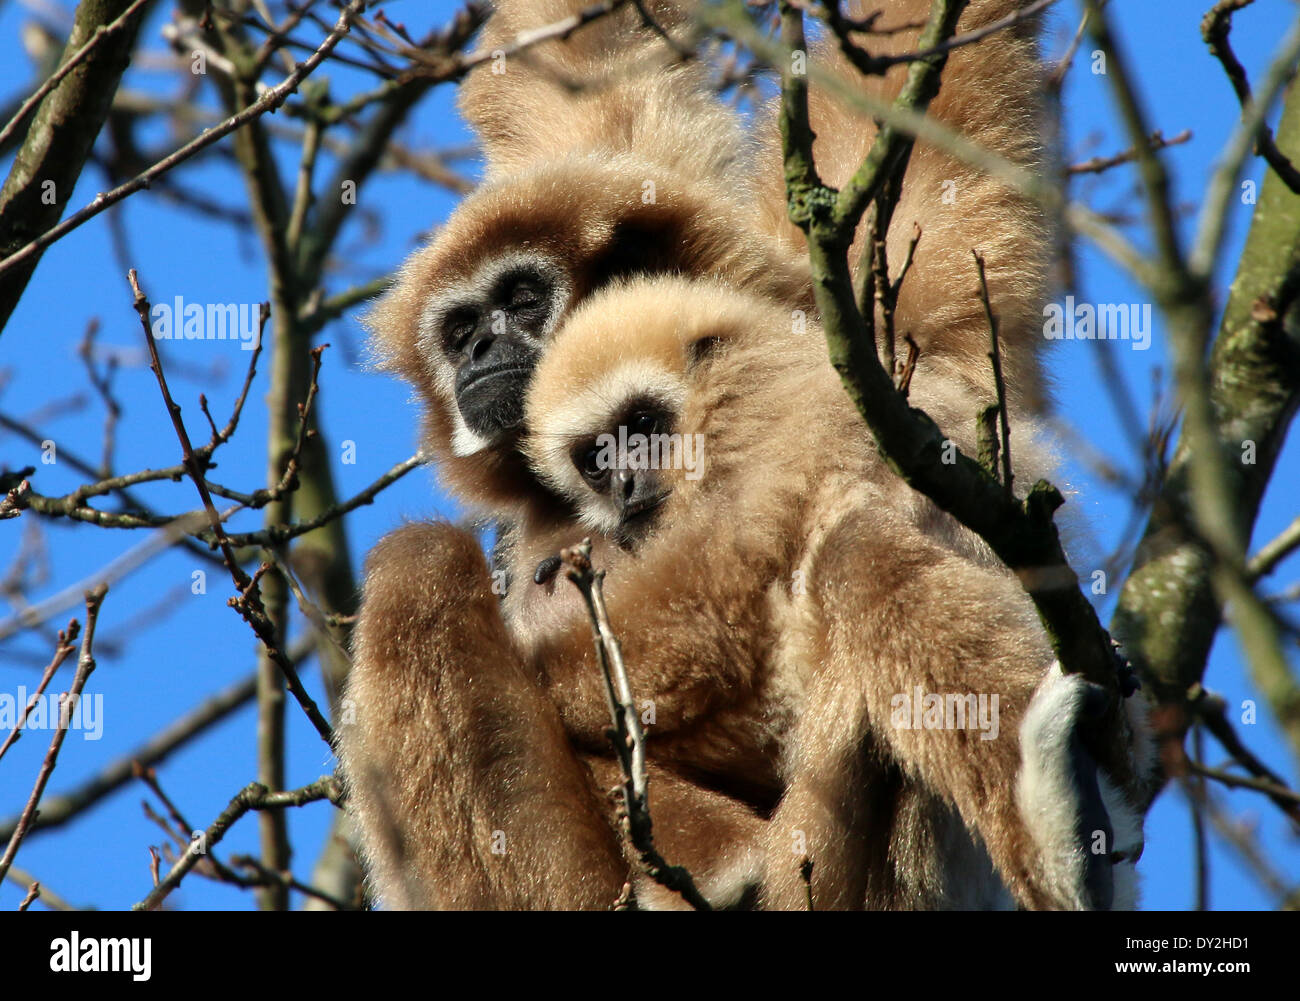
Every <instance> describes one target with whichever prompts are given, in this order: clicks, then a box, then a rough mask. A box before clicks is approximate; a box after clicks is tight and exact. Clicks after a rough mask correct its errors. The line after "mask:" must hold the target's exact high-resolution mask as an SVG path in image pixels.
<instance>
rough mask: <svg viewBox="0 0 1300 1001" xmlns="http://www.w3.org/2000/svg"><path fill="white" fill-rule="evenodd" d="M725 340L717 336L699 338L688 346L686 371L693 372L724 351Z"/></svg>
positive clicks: (710, 335) (709, 335)
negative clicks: (723, 343)
mask: <svg viewBox="0 0 1300 1001" xmlns="http://www.w3.org/2000/svg"><path fill="white" fill-rule="evenodd" d="M722 342H723V338H721V337H719V336H718V335H717V334H708V335H706V336H703V337H697V338H696V339H695V340H693V341H691V342H690V343H689V344H687V345H686V369H687V371H690V372H693V371H695V370H696V369H697V368H699V367H700V366H701V365H704V364H706V363H707V362H708V361H710V360H711V359H712V358H713V357H714V355H716V354H717V353H718V352H719V351H721V350H722Z"/></svg>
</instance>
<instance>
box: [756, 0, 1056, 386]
mask: <svg viewBox="0 0 1300 1001" xmlns="http://www.w3.org/2000/svg"><path fill="white" fill-rule="evenodd" d="M870 6H871V8H872V9H882V10H883V11H884V15H883V16H882V17H881V19H880V24H881V26H882V27H889V26H891V25H899V24H917V23H924V21H925V20H926V18H927V16H928V14H929V11H930V3H929V0H896V2H894V3H889V4H875V5H870ZM1023 6H1024V2H1023V0H973V2H972V3H971V4H970V5H969V6H968V7H967V8H966V11H965V12H964V13H963V14H962V17H961V20H960V21H959V22H958V26H957V32H958V34H962V33H965V32H969V31H971V30H973V29H975V28H978V27H981V26H983V25H986V24H989V23H991V22H993V21H996V20H999V19H1001V18H1003V17H1005V16H1007V15H1008V14H1011V13H1013V12H1014V11H1015V10H1017V9H1019V8H1020V7H1023ZM1037 25H1038V20H1037V19H1036V18H1034V19H1030V20H1029V21H1027V22H1021V23H1020V24H1017V25H1016V26H1014V27H1012V28H1009V29H1004V30H1002V31H999V32H996V33H994V34H992V35H990V36H988V37H986V38H984V39H983V40H981V41H980V42H979V43H978V44H974V45H968V46H964V47H960V48H957V49H954V50H953V51H952V52H950V53H949V55H948V63H947V65H946V67H945V68H944V72H943V77H942V80H943V83H942V86H941V87H940V90H939V94H938V96H937V97H936V98H935V99H934V100H933V101H932V102H931V104H930V107H929V110H928V114H929V115H930V116H931V117H933V118H935V119H936V120H938V121H939V122H941V123H943V124H944V125H946V126H948V127H949V128H951V129H954V130H955V131H957V132H958V133H959V134H961V135H962V136H964V137H965V138H967V139H969V140H971V141H972V142H974V143H975V144H976V145H977V146H980V147H982V148H984V149H987V150H990V151H992V152H993V153H996V154H998V155H1000V156H1001V157H1003V158H1004V159H1007V160H1010V161H1011V162H1012V163H1015V164H1018V165H1020V166H1022V167H1025V168H1028V169H1029V170H1031V171H1033V170H1040V169H1042V167H1043V164H1044V161H1045V157H1046V154H1045V151H1044V150H1043V148H1042V144H1043V133H1044V128H1043V120H1042V118H1043V114H1044V108H1043V100H1042V95H1043V92H1044V70H1043V68H1042V65H1041V64H1040V62H1039V59H1038V46H1037V34H1038V32H1037ZM918 35H919V31H915V30H914V31H903V32H899V33H897V34H889V35H866V36H858V38H859V41H860V42H861V44H862V47H863V48H865V49H866V50H867V51H869V52H870V53H871V54H872V55H879V56H884V55H893V54H899V53H904V52H910V51H915V49H916V43H917V36H918ZM813 65H814V68H813V70H812V71H811V72H810V81H811V82H810V86H809V119H810V124H811V126H812V128H813V131H814V132H815V133H816V135H817V140H816V142H815V144H814V147H813V153H814V157H815V159H816V162H817V170H818V173H819V174H820V176H821V178H822V180H823V182H824V183H826V184H828V185H830V186H832V187H836V188H838V187H841V186H843V185H844V183H845V182H846V181H847V180H848V179H849V178H850V177H851V176H852V175H853V173H854V171H856V170H857V168H858V167H859V165H860V164H861V163H862V160H863V158H864V157H865V156H866V154H867V152H868V150H870V148H871V144H872V143H873V142H874V141H875V137H876V131H877V130H876V126H875V123H874V121H873V120H872V117H871V115H870V114H869V113H867V112H865V111H864V110H862V109H858V108H855V107H853V106H852V104H851V103H850V102H849V101H846V100H845V99H843V98H842V97H841V96H839V95H838V94H837V93H836V92H835V91H834V90H833V89H832V88H831V87H829V86H826V85H824V84H822V83H820V82H819V81H820V77H819V75H818V72H817V67H818V66H821V67H824V68H825V69H826V70H827V71H828V72H829V73H830V74H831V75H832V76H833V77H834V78H835V79H837V80H838V81H839V82H840V84H841V86H842V87H843V88H844V89H847V90H848V91H849V92H851V93H852V92H865V93H868V94H871V95H873V96H875V97H877V98H880V99H883V100H887V101H892V100H893V99H894V98H895V97H897V96H898V92H899V90H900V89H901V88H902V85H903V81H904V80H905V79H906V76H907V72H908V65H907V64H902V65H896V66H894V67H892V68H891V69H890V70H889V71H888V72H887V73H886V74H885V76H884V77H863V76H862V75H861V74H859V73H858V71H857V70H856V69H855V68H854V67H853V66H852V65H850V64H849V63H848V62H847V60H845V59H844V57H843V56H842V55H841V54H840V52H839V50H838V48H837V47H833V42H826V41H823V42H822V43H820V44H819V45H817V46H816V47H814V50H813ZM776 115H777V109H776V107H775V105H773V106H770V107H768V108H767V109H766V115H765V117H764V118H763V119H762V120H761V121H760V125H759V133H760V134H759V138H760V147H759V148H760V151H761V154H760V155H761V163H760V172H761V177H762V180H761V182H760V183H762V184H763V185H764V190H765V194H764V196H763V198H762V201H761V203H760V204H761V207H762V211H763V227H764V229H765V230H766V231H768V232H771V233H773V234H775V235H776V236H777V238H778V239H779V240H780V241H782V242H783V243H785V244H787V245H789V246H792V247H802V246H803V245H804V238H803V233H802V232H800V231H799V230H798V229H796V228H795V227H794V226H793V225H792V224H791V223H790V221H789V219H788V217H787V215H786V210H785V181H784V174H783V167H782V162H781V155H780V148H781V147H780V137H779V133H778V127H777V118H776ZM913 223H918V224H920V226H921V228H922V230H923V234H922V236H921V240H920V243H919V244H918V245H917V249H916V255H915V258H914V261H913V265H912V269H911V270H910V271H909V272H908V276H907V280H906V281H905V282H904V283H903V286H902V293H901V297H900V299H899V303H898V311H897V329H898V336H899V339H900V343H901V338H902V335H903V333H904V332H906V333H910V334H911V335H912V336H913V337H914V338H915V339H916V341H917V343H918V344H919V345H920V348H921V359H922V365H921V368H920V369H919V370H918V376H917V379H918V381H919V380H921V379H923V378H924V377H925V372H926V370H927V369H929V368H934V369H938V370H941V371H943V372H944V373H945V375H946V376H947V377H948V378H952V379H956V380H958V381H961V382H964V383H965V384H966V385H968V386H970V387H973V388H974V389H975V391H976V392H977V394H978V395H980V396H986V397H991V396H992V395H993V386H992V376H991V373H990V368H989V363H988V357H987V352H988V347H987V344H988V325H987V323H986V321H985V318H984V312H983V305H982V303H981V300H980V296H979V281H978V276H977V274H976V271H975V265H974V261H973V260H972V258H971V250H972V249H976V250H979V251H980V252H981V253H982V254H983V255H984V257H985V259H986V268H987V273H988V283H989V297H990V301H991V303H992V305H993V308H994V311H995V313H996V314H997V316H998V319H999V329H1000V334H1001V338H1002V352H1003V357H1004V362H1003V364H1004V367H1005V370H1006V374H1007V380H1006V381H1007V385H1008V387H1009V392H1008V397H1009V403H1010V404H1011V406H1012V408H1013V410H1015V409H1018V408H1021V407H1025V408H1027V409H1029V410H1038V409H1041V408H1042V407H1043V406H1044V404H1045V402H1046V396H1047V389H1046V387H1045V384H1044V375H1043V370H1042V364H1041V353H1042V351H1041V349H1042V345H1043V314H1042V303H1043V300H1044V297H1045V296H1046V294H1047V281H1046V277H1047V261H1048V253H1049V249H1050V243H1049V229H1048V226H1047V220H1046V217H1045V214H1044V211H1043V209H1042V208H1041V207H1040V206H1038V205H1037V204H1035V203H1034V202H1032V201H1030V200H1029V199H1028V198H1025V197H1023V196H1021V195H1018V194H1016V193H1015V192H1014V191H1013V190H1012V189H1011V188H1009V187H1008V186H1006V185H1005V184H1004V183H1003V182H1001V181H999V180H997V179H996V178H994V177H993V176H991V175H989V174H987V173H983V172H981V171H980V170H978V169H977V168H975V167H972V166H970V165H968V164H966V163H964V162H962V161H961V160H959V159H957V158H956V157H954V156H951V155H950V154H948V153H945V152H943V151H942V150H940V149H939V148H937V147H935V146H934V145H931V144H930V143H928V142H926V141H924V140H919V141H918V142H917V143H916V146H915V148H914V149H913V151H912V157H911V160H910V161H909V164H908V168H907V173H906V174H905V176H904V179H903V188H902V195H901V197H900V199H899V202H898V206H897V208H896V210H895V213H894V220H893V225H892V226H891V228H890V231H889V238H888V241H887V248H888V256H889V261H890V267H891V270H892V272H893V273H894V274H895V275H897V273H898V270H899V268H900V267H901V264H902V261H903V258H904V255H905V252H906V249H907V245H908V242H909V241H910V240H911V238H912V233H913ZM864 235H865V226H864V227H863V228H862V229H861V230H860V231H859V237H858V241H857V242H856V243H855V244H854V246H853V248H852V250H851V251H850V256H849V260H850V262H851V263H852V264H853V265H854V266H855V267H856V265H857V262H858V259H859V255H860V253H861V243H862V239H863V237H864ZM903 354H904V352H903V350H902V348H901V346H900V350H899V358H900V361H901V359H902V357H903Z"/></svg>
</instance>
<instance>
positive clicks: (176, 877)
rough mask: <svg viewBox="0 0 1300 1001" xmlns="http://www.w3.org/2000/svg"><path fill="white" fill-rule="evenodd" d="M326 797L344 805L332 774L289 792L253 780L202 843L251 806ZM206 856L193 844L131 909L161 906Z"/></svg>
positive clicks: (214, 839) (209, 843) (208, 845)
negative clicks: (276, 790) (274, 789)
mask: <svg viewBox="0 0 1300 1001" xmlns="http://www.w3.org/2000/svg"><path fill="white" fill-rule="evenodd" d="M324 799H327V800H329V801H330V802H331V803H333V804H334V805H335V806H341V805H342V803H343V788H342V786H340V785H339V782H338V780H337V779H335V778H334V777H333V776H332V775H325V776H322V777H321V778H319V779H317V780H316V781H315V782H313V783H312V784H311V785H307V786H303V787H302V788H300V789H292V790H288V791H285V792H271V791H270V790H268V789H267V788H266V786H264V785H262V784H261V783H259V782H250V783H249V784H248V785H246V786H245V787H244V788H243V789H241V790H240V791H239V792H238V793H236V794H235V797H234V798H233V799H232V800H231V801H230V803H229V804H228V805H227V806H226V808H225V809H224V810H222V811H221V814H220V815H219V816H218V817H217V819H216V820H214V821H213V822H212V825H211V826H210V827H208V829H207V830H206V831H204V832H203V838H202V839H201V844H202V847H203V848H204V849H207V850H210V849H212V848H213V847H215V846H216V845H217V844H218V843H219V842H220V841H221V839H222V838H224V837H225V836H226V832H227V831H228V830H230V828H231V826H232V825H233V824H234V823H235V822H236V821H237V820H239V818H240V817H242V816H244V814H246V813H248V812H249V811H250V810H282V809H284V808H285V807H290V806H305V805H306V804H308V803H316V802H319V801H320V800H324ZM202 858H203V853H202V852H199V851H196V850H195V848H194V846H191V847H190V848H189V849H188V850H186V851H185V852H184V853H183V854H182V855H181V857H180V858H179V859H177V860H176V864H175V865H173V866H172V867H171V870H170V871H169V872H168V873H167V875H166V876H164V877H163V878H162V879H161V880H159V881H158V884H157V885H156V886H155V887H154V888H153V889H152V890H151V891H150V892H149V893H148V895H146V896H145V898H144V899H143V900H141V901H140V902H139V903H137V904H135V905H134V906H132V908H131V910H133V911H151V910H154V909H155V908H157V907H158V905H159V904H161V903H162V902H163V899H164V898H165V897H166V896H167V895H168V894H169V893H171V892H172V890H174V889H176V887H177V886H179V885H180V882H181V880H182V879H184V878H185V874H186V873H188V872H189V871H190V870H191V869H193V868H194V866H195V865H197V864H198V862H199V860H200V859H202Z"/></svg>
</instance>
